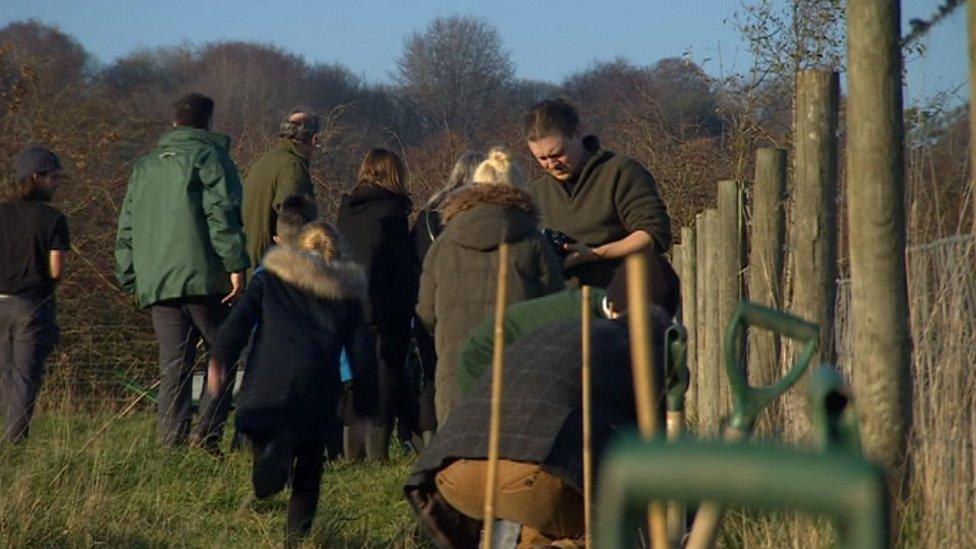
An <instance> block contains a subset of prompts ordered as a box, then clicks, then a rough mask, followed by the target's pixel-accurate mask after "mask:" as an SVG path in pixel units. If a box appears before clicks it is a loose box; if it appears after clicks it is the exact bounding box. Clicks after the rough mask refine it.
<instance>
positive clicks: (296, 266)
mask: <svg viewBox="0 0 976 549" xmlns="http://www.w3.org/2000/svg"><path fill="white" fill-rule="evenodd" d="M338 256H339V242H338V233H337V231H336V230H335V229H334V228H332V227H331V226H330V225H328V224H327V223H325V222H323V221H315V222H312V223H309V224H308V225H306V226H305V227H304V228H303V229H302V231H301V233H299V235H298V238H297V241H296V246H295V247H294V248H292V247H289V246H279V247H276V248H273V249H271V250H270V251H269V252H268V253H267V254H266V255H265V257H264V261H263V267H264V269H263V270H261V271H260V272H258V273H256V274H255V275H254V277H253V278H252V279H251V283H250V284H249V285H248V288H247V290H246V291H245V293H244V295H243V296H242V297H241V298H240V300H239V301H238V303H237V304H236V305H235V306H234V308H233V310H232V311H231V314H230V317H229V318H228V319H227V320H226V321H225V322H224V324H223V325H221V327H220V331H219V333H218V335H217V345H216V346H215V347H216V349H215V350H216V352H217V353H218V354H219V355H220V356H224V357H231V359H233V358H236V356H237V355H238V354H239V353H240V352H241V351H242V350H243V349H244V347H245V345H246V344H247V341H248V337H249V336H250V334H251V330H252V328H253V327H254V326H255V325H257V329H256V331H255V333H254V336H253V342H252V345H251V348H250V352H249V354H248V357H247V365H248V367H247V369H246V370H245V373H244V380H243V383H242V387H241V391H240V393H239V394H238V398H237V411H236V414H235V423H236V426H237V429H238V430H239V431H240V432H241V433H243V434H244V435H245V436H246V437H247V438H248V439H249V441H250V443H251V448H252V451H253V453H254V465H253V470H252V475H251V480H252V483H253V485H254V494H255V496H256V497H258V498H265V497H269V496H271V495H273V494H275V493H278V492H280V491H281V490H283V489H284V487H285V484H286V483H287V481H288V478H289V476H290V477H291V479H292V492H291V498H290V500H289V502H288V521H287V526H286V538H287V539H288V540H296V539H298V538H300V537H302V536H304V535H305V534H306V533H307V532H308V531H309V529H310V527H311V524H312V519H313V518H314V516H315V510H316V507H317V505H318V497H319V483H320V481H321V478H322V469H323V453H324V447H325V441H326V437H327V432H328V425H329V422H330V421H332V420H333V418H334V416H335V411H336V405H337V402H338V399H339V395H340V394H341V392H342V388H343V386H342V381H341V380H340V375H339V354H340V352H341V350H342V348H343V347H345V348H346V350H347V351H348V354H349V361H350V365H351V367H352V370H353V380H352V383H353V388H352V389H353V393H354V395H355V399H354V402H355V405H356V406H357V408H358V409H357V412H358V413H362V414H369V413H371V412H372V409H373V407H374V406H375V401H376V394H375V393H376V363H375V360H376V359H375V357H374V353H373V341H372V336H371V335H370V333H369V328H368V327H367V325H366V323H365V322H364V320H363V311H362V299H363V296H364V295H365V288H366V279H365V275H364V274H363V272H362V269H361V268H359V267H358V266H356V265H355V264H353V263H349V262H345V261H341V260H340V259H339V257H338Z"/></svg>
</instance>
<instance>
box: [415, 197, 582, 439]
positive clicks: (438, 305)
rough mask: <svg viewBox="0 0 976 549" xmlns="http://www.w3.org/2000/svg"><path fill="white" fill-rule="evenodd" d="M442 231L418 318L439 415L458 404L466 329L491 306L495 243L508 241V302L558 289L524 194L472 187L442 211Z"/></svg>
mask: <svg viewBox="0 0 976 549" xmlns="http://www.w3.org/2000/svg"><path fill="white" fill-rule="evenodd" d="M443 214H444V221H445V223H446V226H445V228H444V232H443V233H441V235H440V237H438V238H437V240H436V241H435V242H434V244H433V245H432V246H431V248H430V251H429V252H428V253H427V257H426V258H424V268H423V274H422V275H421V281H420V298H419V303H418V304H417V316H418V318H419V319H420V320H421V321H422V322H423V324H424V326H425V327H426V328H427V329H428V330H430V331H432V332H433V333H434V338H435V341H436V347H437V360H438V364H437V372H436V379H435V385H436V390H435V393H436V402H437V418H438V420H439V421H440V420H442V419H443V418H444V417H446V416H447V414H448V413H449V412H450V410H451V408H452V407H453V406H454V404H455V403H456V402H457V399H458V386H457V377H456V373H457V362H458V357H459V353H460V350H461V346H462V345H463V344H464V342H465V341H466V340H467V339H468V336H469V335H470V333H471V330H473V329H474V328H475V326H477V325H478V324H480V323H481V322H482V321H483V320H484V319H485V318H486V317H488V316H489V315H490V314H491V313H492V312H493V310H494V307H495V292H496V289H497V285H498V282H497V279H498V245H499V242H500V241H502V240H504V241H505V242H507V243H509V245H510V249H509V264H508V296H507V302H508V303H509V304H511V303H517V302H519V301H524V300H526V299H532V298H535V297H540V296H543V295H547V294H550V293H553V292H556V291H559V290H561V289H562V288H563V280H562V275H561V268H560V265H559V260H558V259H557V258H556V254H555V252H553V250H552V248H551V247H550V246H549V243H548V242H546V241H545V240H544V239H543V237H542V234H541V233H540V232H539V229H538V226H537V225H536V217H535V214H536V212H535V207H534V206H533V204H532V199H531V197H530V196H529V195H528V193H526V192H524V191H521V190H519V189H517V188H515V187H511V186H507V185H472V186H469V187H466V188H464V189H462V190H460V191H458V192H457V193H456V194H454V195H453V196H452V198H451V199H450V200H449V201H448V202H447V204H446V205H445V207H444V210H443Z"/></svg>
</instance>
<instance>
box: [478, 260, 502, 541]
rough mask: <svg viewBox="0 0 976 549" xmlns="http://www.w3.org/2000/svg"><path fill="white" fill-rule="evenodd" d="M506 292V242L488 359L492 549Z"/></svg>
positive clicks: (487, 535)
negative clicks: (489, 381)
mask: <svg viewBox="0 0 976 549" xmlns="http://www.w3.org/2000/svg"><path fill="white" fill-rule="evenodd" d="M506 294H508V244H507V243H505V242H502V243H501V245H499V246H498V290H497V292H496V295H495V346H494V352H493V353H492V360H491V423H490V427H489V429H488V472H487V474H486V475H485V508H484V526H482V528H483V529H484V538H483V540H484V543H483V547H485V548H486V549H491V537H492V526H493V525H494V522H495V490H496V489H497V485H498V444H499V440H500V438H501V427H502V365H503V357H502V353H503V351H504V350H505V305H506V302H507V297H508V296H507V295H506Z"/></svg>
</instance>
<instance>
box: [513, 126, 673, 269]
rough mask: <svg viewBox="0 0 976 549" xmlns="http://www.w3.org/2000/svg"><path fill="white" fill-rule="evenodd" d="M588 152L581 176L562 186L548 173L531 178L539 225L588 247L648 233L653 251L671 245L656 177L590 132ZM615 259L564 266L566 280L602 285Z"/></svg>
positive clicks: (615, 264)
mask: <svg viewBox="0 0 976 549" xmlns="http://www.w3.org/2000/svg"><path fill="white" fill-rule="evenodd" d="M583 146H584V147H586V149H587V151H589V153H590V158H589V160H587V162H586V164H585V165H584V166H583V169H582V170H581V171H580V174H579V176H578V177H577V178H576V180H575V181H574V182H573V183H572V184H570V185H568V186H567V185H564V184H563V183H560V182H559V181H556V180H555V179H553V178H552V177H550V176H549V175H544V176H542V177H541V178H540V179H538V180H536V181H533V182H532V185H531V192H532V198H533V199H534V200H535V203H536V205H537V206H538V207H539V212H540V214H541V216H540V218H541V219H540V222H541V225H542V227H544V228H547V229H553V230H556V231H560V232H563V233H566V234H567V235H569V236H570V237H571V238H573V240H575V241H577V242H582V243H584V244H586V245H587V246H590V247H596V246H602V245H603V244H607V243H608V242H614V241H616V240H620V239H622V238H624V237H626V236H627V235H629V234H630V233H632V232H634V231H638V230H642V231H645V232H647V233H648V234H649V235H650V236H651V239H652V241H653V246H654V248H655V250H656V251H657V252H659V253H664V252H666V251H667V250H668V248H670V247H671V218H670V217H669V216H668V209H667V206H665V204H664V201H663V200H661V196H660V195H659V194H658V192H657V185H656V184H655V183H654V178H653V177H652V176H651V174H650V172H648V171H647V170H646V169H645V168H644V167H643V166H641V165H640V164H639V163H638V162H637V161H635V160H633V159H631V158H628V157H626V156H623V155H619V154H615V153H613V152H611V151H608V150H605V149H601V148H600V142H599V141H598V140H597V138H596V137H594V136H592V135H591V136H586V137H585V138H583ZM619 263H620V262H619V261H595V262H591V263H585V264H582V265H579V266H577V267H575V268H573V269H570V270H567V271H566V273H565V276H566V277H567V279H573V278H574V279H577V280H578V281H579V283H580V284H588V285H591V286H597V287H601V288H605V287H606V286H607V284H609V283H610V278H611V277H612V276H613V271H614V269H616V268H617V265H618V264H619Z"/></svg>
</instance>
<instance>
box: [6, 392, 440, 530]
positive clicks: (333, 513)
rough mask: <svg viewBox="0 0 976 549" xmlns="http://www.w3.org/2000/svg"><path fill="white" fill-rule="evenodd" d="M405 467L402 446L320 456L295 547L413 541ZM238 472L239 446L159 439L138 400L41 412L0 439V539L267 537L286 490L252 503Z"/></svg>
mask: <svg viewBox="0 0 976 549" xmlns="http://www.w3.org/2000/svg"><path fill="white" fill-rule="evenodd" d="M105 425H108V427H107V428H106V429H104V431H101V429H102V427H103V426H105ZM100 431H101V432H100ZM99 432H100V433H99ZM228 432H229V429H228ZM86 444H87V446H86ZM409 470H410V459H409V458H407V457H405V456H398V457H396V458H394V460H393V461H392V462H391V463H390V464H387V465H366V464H355V463H350V462H346V461H339V462H335V463H333V464H330V465H329V466H327V470H326V472H325V475H324V477H323V482H322V497H321V500H320V503H319V509H318V514H317V516H316V518H315V523H314V526H313V530H312V535H311V536H310V538H309V539H308V542H307V544H306V545H307V546H309V547H404V548H407V547H423V546H424V544H423V543H422V542H420V541H419V540H420V538H421V536H420V535H419V534H418V533H417V531H416V528H415V526H414V524H415V523H414V520H413V515H412V513H410V511H409V510H408V508H407V504H406V502H405V500H404V499H403V497H402V495H401V494H402V492H401V489H402V488H401V486H402V482H403V479H405V478H406V476H407V474H408V473H409ZM249 475H250V461H249V457H248V456H246V455H244V454H242V453H234V454H229V455H227V456H226V457H225V458H224V459H222V460H216V459H213V458H211V457H210V456H208V455H207V454H205V453H203V452H200V451H195V450H194V451H183V452H180V451H172V450H164V449H160V448H159V447H158V446H156V445H155V444H154V441H153V421H152V416H151V414H150V413H149V412H148V411H145V410H142V411H139V410H137V411H134V412H132V413H131V414H129V415H126V416H124V417H121V418H117V419H116V418H115V414H112V413H102V414H80V413H79V414H73V413H70V414H69V413H67V412H63V411H62V412H59V411H43V412H41V413H39V414H38V416H37V417H36V419H35V421H34V424H33V426H32V429H31V437H30V439H29V442H28V443H27V444H24V445H19V446H17V447H6V448H2V449H0V546H3V547H39V546H40V547H92V546H103V547H161V546H179V547H268V546H279V545H281V541H282V539H283V528H284V517H285V509H286V505H287V497H288V495H287V492H285V493H283V494H279V495H278V496H275V497H274V498H271V499H269V500H264V501H256V500H254V499H253V497H252V495H251V491H250V484H249V479H250V476H249Z"/></svg>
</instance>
